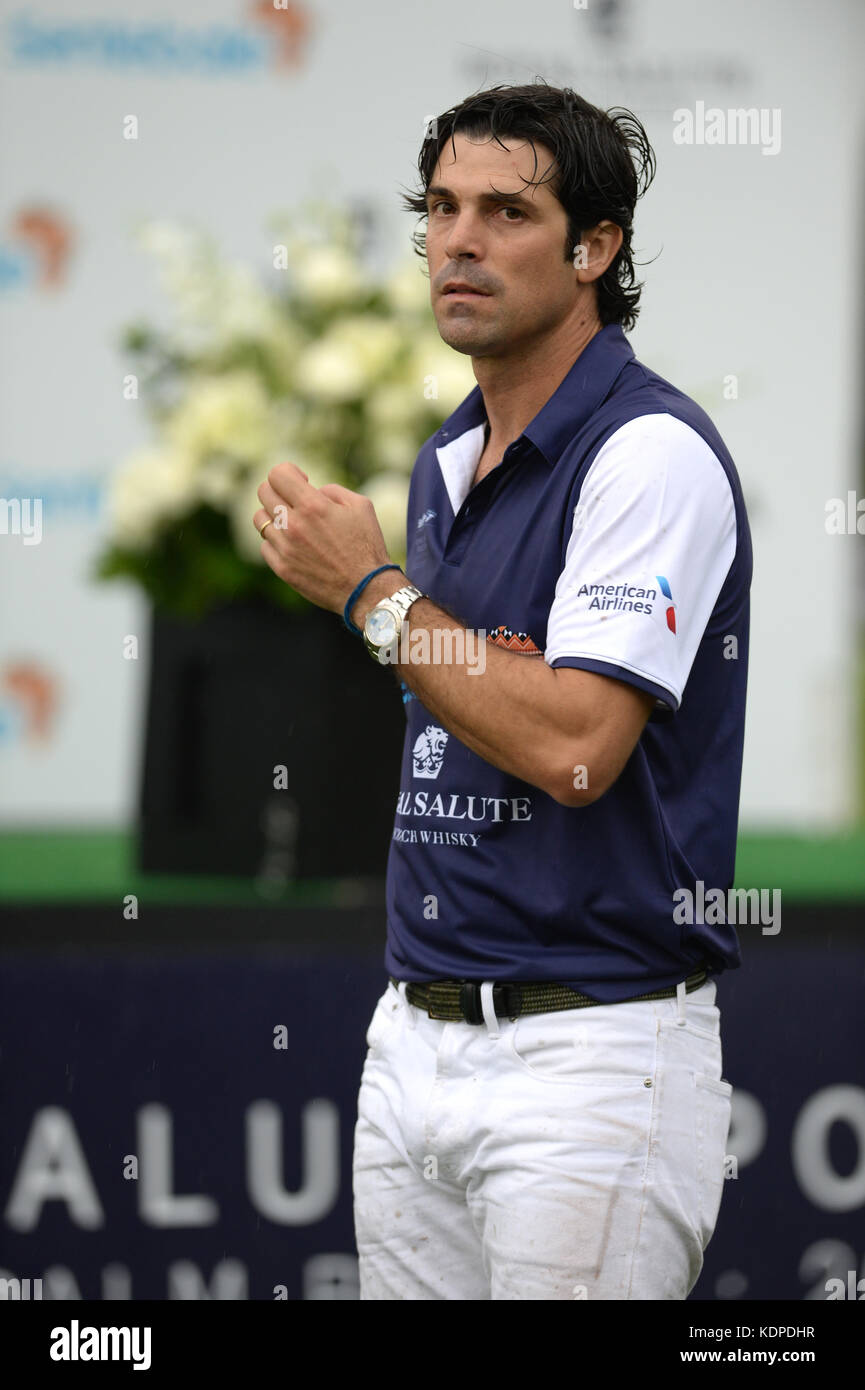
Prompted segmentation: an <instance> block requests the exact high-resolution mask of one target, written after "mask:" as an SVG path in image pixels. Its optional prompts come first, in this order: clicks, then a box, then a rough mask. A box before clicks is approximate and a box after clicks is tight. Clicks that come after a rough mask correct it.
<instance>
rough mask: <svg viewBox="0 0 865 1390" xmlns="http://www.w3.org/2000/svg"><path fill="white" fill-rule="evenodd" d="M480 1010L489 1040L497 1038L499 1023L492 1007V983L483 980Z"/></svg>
mask: <svg viewBox="0 0 865 1390" xmlns="http://www.w3.org/2000/svg"><path fill="white" fill-rule="evenodd" d="M481 1009H482V1011H483V1015H484V1023H485V1024H486V1025H487V1032H488V1033H489V1035H490V1037H491V1038H497V1037H498V1036H499V1021H498V1019H497V1018H496V1011H495V1007H494V1005H493V982H492V980H484V982H483V984H482V985H481Z"/></svg>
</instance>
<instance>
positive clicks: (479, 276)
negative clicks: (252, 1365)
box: [426, 134, 594, 357]
mask: <svg viewBox="0 0 865 1390" xmlns="http://www.w3.org/2000/svg"><path fill="white" fill-rule="evenodd" d="M503 143H504V144H505V146H506V148H504V149H503V148H502V146H501V145H500V144H499V143H498V142H497V141H494V140H490V139H489V137H482V138H481V139H479V140H470V139H469V138H468V137H467V136H465V135H461V134H458V135H456V136H454V140H453V145H452V144H451V142H450V141H448V142H447V144H446V145H445V146H444V147H443V149H442V152H441V155H440V157H439V160H438V163H437V164H436V167H435V170H434V171H433V175H432V178H431V179H430V184H429V190H428V192H427V210H428V214H429V215H428V221H427V235H426V253H427V263H428V265H429V272H430V295H431V302H432V307H433V312H434V314H435V316H436V322H437V324H438V330H439V333H440V334H441V336H442V338H443V339H444V341H445V342H446V343H447V344H448V345H449V346H450V347H452V348H455V349H456V350H457V351H458V352H465V353H468V354H470V356H472V357H487V356H492V357H496V356H505V355H507V356H512V355H513V354H514V353H515V352H517V353H518V352H519V350H520V347H521V346H526V347H528V346H530V345H532V344H535V343H536V342H537V341H538V339H539V338H543V337H544V336H545V335H546V334H548V333H549V332H550V331H551V330H552V329H554V328H555V327H557V326H558V324H560V323H561V322H562V320H563V319H564V318H566V317H567V316H568V314H570V313H572V312H573V310H574V308H575V305H577V304H579V303H580V301H581V299H583V298H584V297H585V296H586V295H587V294H588V295H591V297H592V299H594V292H593V290H592V289H591V288H590V287H588V286H585V285H583V286H581V285H580V284H579V283H578V281H577V277H576V272H575V270H574V266H573V263H572V261H571V260H570V259H569V260H565V256H564V251H565V237H566V233H567V227H568V218H567V214H566V213H565V210H564V208H563V207H562V205H561V203H559V201H558V200H557V198H556V197H555V195H554V194H553V193H552V192H551V191H550V188H549V185H548V184H546V183H544V184H541V185H540V186H536V187H531V186H529V185H526V184H525V183H524V179H529V178H540V177H541V176H542V175H544V174H546V176H547V177H549V173H548V172H547V171H548V166H549V164H550V161H551V160H552V158H553V155H552V152H551V151H550V150H548V149H547V148H546V147H545V146H544V145H540V144H538V143H537V141H536V142H535V149H536V150H537V156H538V167H537V169H535V161H534V155H533V153H532V147H531V145H529V144H528V142H526V141H521V140H516V139H514V140H504V141H503ZM454 151H456V158H454ZM494 190H496V191H494ZM504 194H510V195H512V196H511V197H509V198H506V197H504V196H502V195H504ZM450 281H457V282H465V283H467V284H469V285H473V286H476V287H477V289H479V290H483V291H486V296H482V295H479V294H473V295H468V296H465V295H459V294H455V293H450V294H449V293H445V287H446V285H447V284H448V282H450Z"/></svg>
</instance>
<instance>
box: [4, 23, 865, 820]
mask: <svg viewBox="0 0 865 1390" xmlns="http://www.w3.org/2000/svg"><path fill="white" fill-rule="evenodd" d="M457 36H458V37H457ZM863 41H865V7H863V6H862V4H861V0H832V3H831V4H830V5H827V6H824V7H822V8H820V7H813V6H808V5H796V6H791V5H789V4H788V3H787V0H762V3H761V4H760V5H758V6H757V5H754V4H753V0H703V3H701V4H700V5H699V6H695V5H694V4H693V3H691V0H585V3H577V0H574V3H569V0H536V2H535V3H534V4H533V5H531V6H526V5H521V4H516V3H513V0H505V2H504V3H502V0H468V3H466V2H465V0H438V3H437V4H436V5H435V6H432V7H429V6H422V7H421V6H414V5H406V4H405V3H403V0H367V3H365V4H363V5H349V4H346V3H344V0H343V2H342V3H340V0H316V2H315V3H313V0H310V3H306V4H301V3H297V4H295V3H286V4H276V3H268V2H267V0H258V3H255V4H250V3H241V0H186V3H185V4H184V5H183V6H182V7H178V6H177V5H176V4H168V3H164V4H163V3H157V0H150V3H140V2H139V3H137V4H136V3H130V4H126V5H123V6H118V5H116V4H113V3H111V0H93V3H90V4H83V3H82V4H80V5H76V4H72V3H70V4H65V5H63V6H62V7H58V6H56V5H54V4H40V3H38V0H36V2H35V3H30V4H28V5H27V6H26V7H25V6H24V5H22V4H20V3H19V4H14V3H12V4H7V3H4V4H2V5H0V69H2V89H0V102H2V115H3V120H2V134H0V156H2V170H3V179H2V195H0V196H2V206H0V315H2V326H3V333H2V349H0V351H2V359H0V418H2V435H0V499H2V502H0V820H2V822H3V823H4V824H6V825H7V826H11V825H33V826H38V825H41V824H44V825H48V824H52V825H63V824H73V823H78V824H83V823H87V824H91V825H100V824H101V825H121V824H128V823H129V822H130V821H131V818H132V816H133V813H134V808H135V801H136V795H137V770H138V761H139V755H140V740H141V729H142V716H143V695H144V685H145V679H146V667H147V651H146V641H145V635H146V616H147V605H146V603H145V601H144V600H143V598H142V597H141V596H140V594H139V593H138V592H137V591H136V590H135V589H134V588H133V587H132V586H131V585H129V584H125V583H120V584H105V585H103V584H96V583H94V582H93V579H92V577H91V570H92V566H93V563H94V560H95V557H96V555H97V554H98V553H99V551H100V550H101V549H102V547H103V544H104V539H105V534H106V517H105V505H104V503H105V494H106V485H107V482H108V480H109V478H110V476H111V474H112V472H113V470H115V469H116V468H117V467H119V465H120V464H121V463H122V462H123V460H124V458H125V457H126V456H127V455H128V453H129V452H130V450H131V449H133V448H135V447H137V446H139V445H141V444H142V443H144V442H146V441H147V440H148V439H149V437H150V427H149V423H148V420H147V417H146V411H145V406H144V404H143V403H142V402H141V401H130V400H126V399H124V393H123V378H124V373H125V372H127V371H128V370H129V364H128V362H127V361H125V360H124V356H123V354H122V353H121V351H120V348H119V342H120V335H121V331H122V329H123V327H124V326H125V325H126V324H128V323H129V322H130V321H132V320H133V319H135V318H137V317H140V316H144V317H148V318H151V319H156V320H159V319H160V318H161V317H162V315H163V314H164V312H165V304H164V301H163V299H162V297H161V295H160V294H159V292H158V290H157V287H156V283H155V277H154V274H153V267H152V265H151V263H150V262H149V261H148V260H147V258H146V257H145V256H144V255H143V253H142V251H141V250H140V248H139V246H138V245H137V243H136V240H135V229H136V227H137V226H138V225H139V224H140V223H141V222H142V221H143V220H146V219H149V218H158V219H166V220H171V221H179V222H182V223H184V224H186V225H189V226H194V227H200V228H202V229H206V230H208V231H210V232H211V233H212V234H213V235H214V237H215V238H216V239H217V241H218V243H219V245H220V247H221V248H222V249H223V250H224V252H225V254H226V255H228V256H230V257H231V258H232V259H234V260H237V261H242V262H245V263H246V264H248V265H249V266H250V267H252V268H254V269H256V270H257V271H260V272H261V273H262V274H264V273H265V272H266V270H267V268H268V265H269V262H270V253H271V245H270V244H269V242H268V236H267V230H266V228H267V221H268V219H269V218H270V217H272V215H273V214H274V213H275V212H277V211H279V210H281V209H291V208H292V207H294V206H296V205H297V204H298V203H299V202H300V201H302V200H303V199H305V198H307V197H309V196H311V195H315V196H324V197H327V198H329V199H331V200H333V201H334V202H336V203H339V204H342V205H344V206H349V207H351V208H353V209H354V210H355V211H356V214H357V215H358V216H359V217H360V216H363V217H364V218H366V219H367V221H368V222H369V223H370V224H371V226H372V228H373V235H374V239H375V251H374V254H375V256H377V257H378V259H379V261H380V263H381V265H382V266H387V265H390V264H391V263H396V261H397V260H398V259H399V257H400V256H404V255H405V253H406V251H407V250H408V249H409V237H410V234H411V231H412V229H413V227H414V225H415V223H414V219H413V218H412V216H411V215H410V214H407V213H404V212H402V211H401V209H400V205H399V193H400V190H401V188H402V187H403V186H405V185H411V184H413V183H414V181H415V175H416V169H415V161H416V158H417V153H418V150H419V147H420V144H421V141H422V138H423V135H424V128H425V123H426V122H427V120H428V119H429V118H430V117H431V116H433V115H435V114H437V113H439V112H441V111H444V110H446V109H447V108H448V107H450V106H451V105H453V104H454V103H455V102H457V101H459V100H460V99H462V98H463V97H465V96H467V95H469V94H470V93H471V92H473V91H475V90H477V89H479V88H482V87H487V86H490V85H493V84H494V83H499V82H502V83H513V82H526V81H531V80H532V79H533V78H534V77H535V76H540V77H543V78H544V79H545V80H546V81H548V82H550V83H554V84H557V85H569V86H572V87H574V88H575V89H576V90H577V91H578V92H580V94H581V95H583V96H585V97H586V98H587V99H589V100H590V101H593V102H595V103H596V104H599V105H601V106H605V107H611V106H618V105H624V106H628V107H630V108H631V109H632V110H634V111H635V112H636V114H637V115H638V116H639V117H640V119H641V120H642V121H643V123H644V124H645V126H646V128H647V131H648V134H649V138H650V140H651V141H652V144H653V146H654V149H655V152H656V155H657V160H658V174H657V177H656V179H655V182H654V184H653V186H652V188H651V189H650V190H649V192H648V194H647V195H646V197H645V199H644V200H643V201H642V202H641V203H640V204H639V205H638V208H637V217H636V236H635V245H636V248H637V250H636V254H637V257H638V259H639V260H640V261H641V262H643V263H644V264H643V265H642V267H641V270H640V278H642V279H643V280H644V281H645V284H646V288H645V291H644V295H643V309H642V315H641V318H640V321H639V325H638V327H637V329H636V330H635V332H634V333H633V335H632V341H633V344H634V348H635V350H636V352H637V355H638V356H639V357H641V358H642V359H643V360H644V361H645V362H646V363H647V364H648V365H650V366H652V367H653V368H655V369H656V370H657V371H659V372H661V374H662V375H664V376H666V377H668V378H669V379H671V380H672V381H673V382H674V383H675V384H676V385H678V386H680V387H681V388H682V389H683V390H685V391H687V392H688V393H689V394H691V395H693V396H694V397H695V398H696V399H697V400H698V401H699V402H700V403H701V404H702V405H703V406H704V407H705V408H706V409H707V410H708V411H709V413H710V414H711V415H712V417H713V419H714V420H715V421H716V423H717V425H718V427H719V429H720V431H721V433H722V435H723V437H724V439H725V441H726V443H727V445H728V446H729V448H730V450H731V452H732V455H733V457H734V459H735V460H736V462H737V465H738V467H739V471H740V474H741V477H742V481H743V484H744V488H745V493H746V497H747V500H748V503H749V510H750V516H751V523H752V530H753V538H754V551H755V575H754V587H753V627H752V646H751V678H750V691H749V715H748V729H747V742H746V755H745V775H744V784H743V794H742V812H743V814H742V821H743V825H744V826H748V827H769V826H771V827H777V828H790V829H794V828H796V829H807V828H812V829H830V828H832V827H839V826H842V825H844V824H847V823H849V822H850V820H851V819H852V817H853V816H854V814H855V812H856V809H857V808H856V804H855V797H856V786H855V769H856V766H857V757H856V755H855V750H856V721H855V698H854V696H855V692H854V675H855V652H856V636H857V608H856V582H857V571H856V566H855V563H854V561H855V552H856V539H855V536H856V525H857V520H858V521H859V523H860V524H861V528H862V530H863V531H865V516H863V515H862V513H860V512H858V511H857V507H858V500H859V496H860V495H861V493H862V491H863V489H862V468H861V452H860V450H861V441H860V437H859V426H860V421H861V410H860V405H859V398H860V394H861V393H860V389H859V379H860V375H861V367H862V363H861V351H860V348H861V330H860V323H861V318H862V304H861V272H860V271H859V269H858V267H859V265H860V261H861V255H862V239H861V232H860V221H861V218H860V214H861V208H862V159H861V146H862V125H863V108H865V89H863V86H862V83H861V78H860V75H859V72H858V64H857V62H856V59H857V58H858V56H859V55H860V54H861V53H862V52H863V51H865V42H863ZM130 116H134V117H135V118H136V123H135V124H136V127H137V138H135V139H129V138H126V136H125V135H124V130H126V133H127V135H128V130H129V124H128V118H129V117H130ZM125 122H126V125H124V123H125ZM443 413H444V414H446V413H448V412H447V411H444V412H443ZM833 499H838V501H837V505H836V506H835V507H834V509H833ZM842 501H843V504H844V505H843V508H841V502H842ZM839 508H841V509H840V510H839ZM129 634H138V635H139V637H140V638H141V646H140V656H139V659H138V660H136V661H130V660H128V659H126V658H125V657H124V638H125V637H126V636H127V635H129Z"/></svg>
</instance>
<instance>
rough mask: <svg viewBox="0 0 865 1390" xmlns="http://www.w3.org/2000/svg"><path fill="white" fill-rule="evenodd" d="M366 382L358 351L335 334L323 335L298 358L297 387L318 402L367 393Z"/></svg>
mask: <svg viewBox="0 0 865 1390" xmlns="http://www.w3.org/2000/svg"><path fill="white" fill-rule="evenodd" d="M364 385H365V376H364V372H363V366H362V364H361V361H360V357H359V355H358V353H357V352H356V351H355V350H354V349H353V348H352V346H351V345H350V344H349V343H345V342H341V341H340V340H339V339H338V338H337V337H336V336H335V335H332V334H327V335H325V337H323V338H320V339H319V340H318V342H317V343H313V344H312V346H311V347H308V348H307V349H306V351H305V352H304V353H302V354H301V356H300V358H299V359H298V363H297V371H296V374H295V387H296V389H297V390H298V391H300V392H302V393H304V394H306V395H308V396H311V397H312V398H313V399H314V400H316V401H321V402H324V403H332V404H338V403H340V402H342V401H350V400H353V399H354V398H356V397H357V396H360V395H361V394H362V393H363V389H364Z"/></svg>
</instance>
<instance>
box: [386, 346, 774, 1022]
mask: <svg viewBox="0 0 865 1390" xmlns="http://www.w3.org/2000/svg"><path fill="white" fill-rule="evenodd" d="M485 424H486V412H485V409H484V401H483V396H482V394H481V391H480V388H479V387H476V388H475V389H474V390H473V391H472V392H471V394H470V395H469V396H467V397H466V399H465V400H464V401H463V402H462V403H461V404H460V405H459V406H458V407H457V409H456V410H455V411H454V412H453V413H452V414H451V415H450V416H449V418H448V419H447V420H446V421H445V422H444V424H443V425H442V427H441V429H439V430H438V431H437V432H436V433H435V434H434V435H433V436H432V437H431V438H430V439H428V440H427V441H426V443H425V444H424V445H423V447H422V448H421V450H420V453H419V455H418V457H417V460H416V462H415V465H414V469H413V472H412V478H411V484H410V489H409V502H408V535H407V541H408V544H407V559H406V566H405V570H406V574H407V575H408V577H409V579H410V580H411V582H412V583H414V584H416V585H417V587H418V588H420V589H421V590H422V591H423V592H424V593H425V594H427V595H428V596H429V597H430V598H431V599H432V600H433V601H434V602H436V603H439V604H441V605H442V606H443V607H445V608H447V609H448V610H449V611H450V612H451V613H453V614H454V615H456V616H457V617H458V618H459V620H460V622H461V623H462V624H463V625H465V626H466V627H468V628H470V629H476V630H482V632H483V633H484V634H485V639H484V640H486V641H489V642H495V643H496V644H497V645H500V646H504V647H506V648H507V649H508V650H510V651H512V652H513V653H514V660H515V661H517V660H520V661H532V660H534V661H546V662H547V663H548V664H549V665H550V666H553V667H558V666H572V667H578V668H581V669H583V670H587V671H595V672H599V673H601V674H603V675H606V676H612V677H614V678H616V679H618V680H622V681H625V682H627V683H629V684H632V685H635V686H638V687H640V689H642V690H645V691H648V692H650V693H651V694H652V695H654V697H655V705H654V707H653V712H652V714H651V716H650V718H649V721H648V723H647V724H646V727H645V729H644V731H643V733H642V735H641V737H640V739H639V742H638V743H637V746H636V748H635V749H634V751H633V753H632V755H631V757H630V758H629V760H628V762H627V764H626V766H625V767H624V769H623V771H622V773H621V774H620V776H619V777H618V779H617V781H616V782H615V783H614V785H613V786H612V787H611V788H609V790H608V791H607V792H606V793H605V794H604V795H603V796H601V797H600V798H599V799H598V800H597V801H595V802H592V803H591V804H590V805H588V806H583V807H566V806H562V805H560V804H559V803H558V802H556V801H555V800H553V798H552V797H551V796H549V795H548V794H547V793H546V792H544V791H541V790H540V789H539V788H538V787H535V786H532V785H531V784H529V783H527V782H524V781H522V780H521V779H520V778H518V777H514V776H511V775H510V774H509V773H506V772H503V771H502V770H501V769H499V768H497V767H494V766H493V765H492V764H491V763H489V762H487V761H486V760H485V759H484V758H482V757H480V756H479V755H478V754H476V753H474V752H472V751H471V750H470V749H469V748H467V747H466V746H465V744H463V743H461V742H460V741H459V739H458V738H457V737H456V736H455V735H454V734H453V733H451V732H450V731H449V730H448V729H447V728H446V727H444V726H443V725H442V724H441V723H440V722H439V721H438V720H437V719H436V718H434V717H433V716H432V715H431V714H430V713H429V711H428V710H426V709H425V708H424V706H423V704H422V702H421V700H420V699H418V698H417V697H416V696H414V695H412V694H411V692H410V691H409V689H408V687H407V686H406V685H405V684H403V691H404V708H405V713H406V736H405V746H404V749H403V758H402V769H401V780H400V787H399V794H398V798H397V808H396V816H395V820H394V827H393V833H392V839H391V843H390V847H389V855H388V865H387V947H386V952H385V964H386V967H387V970H388V971H389V973H390V974H391V975H393V976H395V977H396V978H397V979H399V980H420V981H428V980H435V979H468V980H476V981H481V980H501V981H506V980H514V981H519V980H548V981H560V982H564V983H565V984H568V985H570V986H571V987H572V988H573V989H578V990H581V991H583V992H584V993H586V994H588V995H590V996H591V997H593V998H595V999H598V1000H599V1001H602V1002H605V1003H606V1002H613V1001H616V1000H620V999H626V998H628V997H629V996H632V995H635V994H642V993H645V992H649V991H652V990H655V989H661V988H665V987H667V986H669V985H673V984H676V983H677V982H678V981H679V980H681V979H683V978H685V976H687V975H688V974H689V973H690V972H692V971H693V970H694V969H695V968H698V967H699V966H700V965H701V964H703V963H705V964H706V965H708V967H709V968H710V970H711V971H712V972H718V971H721V970H723V969H725V968H729V967H735V966H737V965H739V964H740V961H741V957H740V952H739V944H738V941H737V937H736V931H735V928H734V926H733V925H732V924H731V923H730V922H729V921H727V920H724V919H725V917H726V916H728V915H729V914H725V913H724V912H723V910H722V911H721V912H720V913H719V912H718V911H717V910H716V911H715V912H714V913H711V912H705V913H703V912H701V911H700V910H699V906H698V903H699V902H702V901H704V900H705V895H706V894H708V893H709V890H710V889H716V890H721V892H723V893H724V894H725V895H726V892H727V889H728V888H729V887H730V886H731V885H732V882H733V872H734V861H735V847H736V829H737V818H738V805H739V788H740V780H741V766H742V744H743V730H744V720H745V688H746V679H747V663H748V618H749V588H750V580H751V542H750V534H749V529H748V520H747V516H746V512H745V505H744V501H743V498H742V492H741V487H740V484H739V479H738V476H737V473H736V469H735V466H734V464H733V461H732V459H731V457H730V455H729V453H728V452H727V449H726V448H725V446H724V443H723V441H722V440H721V437H720V435H719V434H718V431H717V430H716V428H715V427H714V425H713V424H712V421H711V420H710V419H709V417H708V415H707V414H706V413H705V411H704V410H702V409H701V408H700V406H698V405H697V404H696V403H695V402H694V401H693V400H691V399H690V398H689V397H688V396H686V395H685V394H684V393H683V392H682V391H680V390H678V389H677V388H676V387H675V386H673V385H671V384H670V383H669V382H668V381H665V380H664V379H663V378H662V377H660V376H658V375H657V374H656V373H655V372H653V371H651V370H650V369H649V368H647V367H645V366H644V365H642V364H641V363H640V362H638V361H637V359H636V357H635V355H634V352H633V349H632V348H631V346H630V344H629V342H628V340H627V339H626V337H625V335H624V333H623V331H622V329H621V328H620V327H619V326H618V325H609V326H607V327H606V328H603V329H601V330H600V331H599V332H598V333H596V334H595V336H594V337H593V338H592V339H591V340H590V341H589V343H588V344H587V346H586V347H585V348H584V349H583V351H582V352H581V353H580V355H579V357H578V358H577V360H576V362H575V363H574V365H573V366H572V367H571V369H570V371H569V372H568V374H567V376H566V377H565V378H564V380H563V381H562V382H561V384H560V385H559V386H558V388H557V389H556V391H555V392H554V393H553V395H552V396H551V397H550V399H549V400H548V401H547V402H546V404H545V405H544V406H543V407H542V408H541V410H540V411H539V412H538V413H537V415H536V416H535V417H534V419H533V420H532V421H531V423H530V424H529V425H527V427H526V429H525V430H524V431H523V433H522V434H521V435H520V437H519V438H518V439H516V440H514V441H513V442H512V443H511V444H510V445H509V446H508V448H507V449H506V450H505V453H504V456H503V458H502V460H501V462H500V463H498V464H497V466H496V467H494V468H493V469H492V470H491V471H490V472H489V473H488V474H487V475H486V476H485V477H484V478H482V479H481V480H480V482H479V483H478V484H477V485H476V486H475V487H472V486H471V482H472V478H473V476H474V473H475V470H476V467H477V463H478V460H479V458H480V455H481V452H482V450H483V445H484V427H485ZM478 678H479V679H482V677H478ZM521 736H522V734H521V730H520V729H519V727H514V730H513V738H514V739H515V740H516V739H519V738H520V737H521ZM700 885H702V889H701V886H700ZM681 889H687V890H689V891H690V892H691V893H692V894H693V895H694V904H695V908H694V911H693V912H690V913H689V912H688V910H687V907H685V908H684V909H683V908H682V906H681V905H682V903H683V902H685V901H686V900H685V899H684V898H683V897H682V895H681V894H679V895H678V896H674V895H676V894H677V890H681ZM701 892H702V895H703V896H702V898H701V896H700V895H701ZM716 901H717V898H716ZM677 904H678V905H679V908H678V910H677ZM689 916H690V917H691V918H692V919H693V920H690V921H689V920H682V919H683V917H684V918H688V917H689ZM719 916H720V918H721V920H720V921H719V920H717V918H718V917H719ZM701 919H705V920H701Z"/></svg>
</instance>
